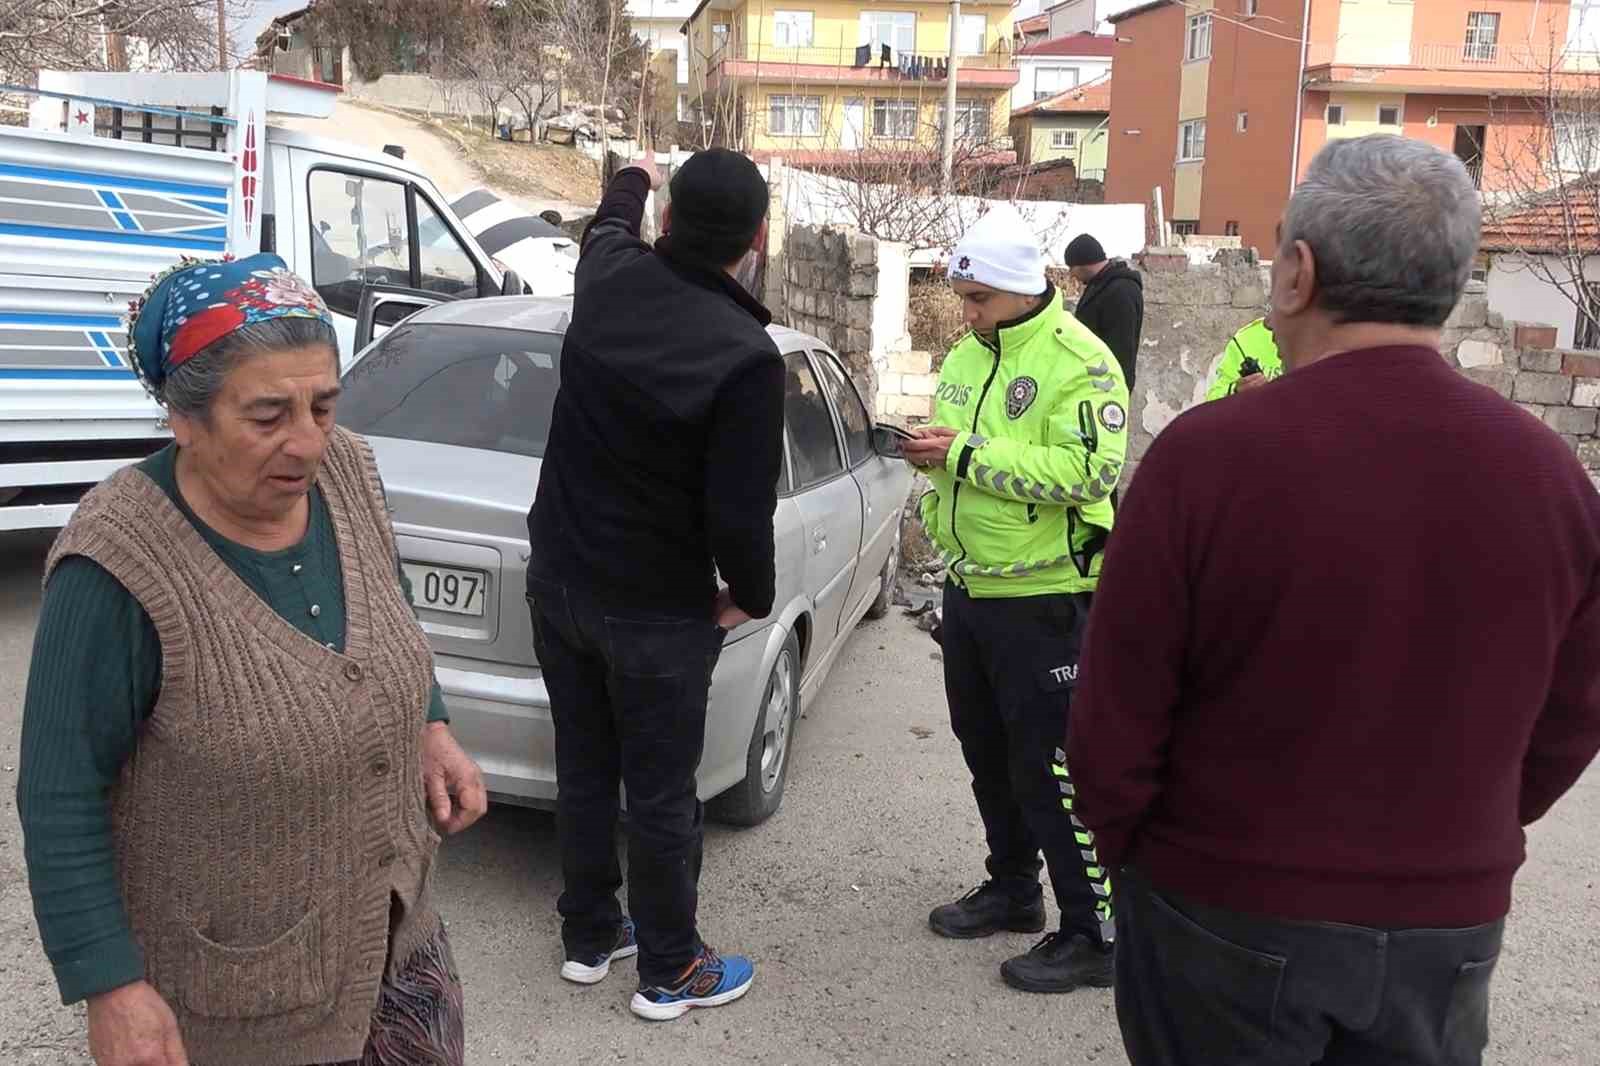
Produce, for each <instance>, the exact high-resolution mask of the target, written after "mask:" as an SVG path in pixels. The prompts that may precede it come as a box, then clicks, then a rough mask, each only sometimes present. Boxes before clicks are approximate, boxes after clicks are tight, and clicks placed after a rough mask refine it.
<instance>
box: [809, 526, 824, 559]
mask: <svg viewBox="0 0 1600 1066" xmlns="http://www.w3.org/2000/svg"><path fill="white" fill-rule="evenodd" d="M811 543H812V545H813V547H814V548H815V549H816V554H818V555H821V554H822V553H823V552H825V551H827V550H828V531H827V530H826V529H813V530H812V531H811Z"/></svg>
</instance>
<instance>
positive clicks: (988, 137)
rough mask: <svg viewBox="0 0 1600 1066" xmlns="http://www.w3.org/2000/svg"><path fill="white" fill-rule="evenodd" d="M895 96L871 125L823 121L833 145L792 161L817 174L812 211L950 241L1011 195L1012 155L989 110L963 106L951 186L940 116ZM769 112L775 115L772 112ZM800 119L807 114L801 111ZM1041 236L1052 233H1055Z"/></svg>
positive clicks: (922, 242)
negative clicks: (842, 126)
mask: <svg viewBox="0 0 1600 1066" xmlns="http://www.w3.org/2000/svg"><path fill="white" fill-rule="evenodd" d="M802 91H803V90H802ZM1004 102H1005V101H1004V100H1003V99H1002V100H999V101H996V102H995V103H996V104H1000V105H1002V106H1003V104H1004ZM895 103H900V101H886V108H885V110H884V113H882V114H869V115H866V116H864V118H865V125H866V128H865V129H862V130H851V131H848V133H847V134H846V135H845V136H843V137H841V136H840V134H839V133H836V132H835V131H834V130H833V129H831V128H827V127H826V126H825V127H824V130H823V133H822V142H823V143H824V144H827V145H832V146H835V147H834V148H832V149H831V150H827V149H825V150H823V151H822V152H821V153H819V154H817V155H816V156H815V157H813V158H812V159H807V158H806V157H805V156H803V155H802V156H801V157H800V158H799V159H791V160H790V162H791V164H792V165H793V166H794V167H796V168H798V169H803V170H807V171H810V172H812V173H814V174H816V175H817V177H816V178H815V179H812V180H810V181H807V182H806V183H805V186H806V193H805V195H807V196H808V197H809V198H810V200H811V204H810V208H811V213H813V214H821V215H823V216H825V217H826V218H827V219H828V220H829V221H831V222H834V223H835V224H839V225H844V226H848V227H850V228H851V229H855V230H858V231H860V232H862V233H866V234H870V235H872V236H874V237H877V238H878V239H880V240H885V241H896V242H899V243H903V244H908V245H910V246H911V247H913V248H917V249H941V250H942V249H947V248H949V247H951V246H953V245H954V244H955V243H956V242H957V241H959V240H960V238H961V236H962V235H963V234H964V233H965V232H966V231H967V228H968V227H969V226H971V224H972V223H973V222H974V221H975V220H976V218H977V217H979V216H980V215H981V213H982V212H983V211H985V210H987V208H988V204H989V202H991V201H998V200H1006V199H1007V195H1006V194H1007V192H1008V191H1009V190H1008V188H1007V186H1008V185H1009V183H1008V182H1004V181H1003V180H1002V179H1001V177H1000V175H1001V172H1002V170H1003V169H1004V168H1005V167H1006V166H1007V165H1009V164H1010V163H1011V161H1012V159H1013V157H1012V156H1011V154H1010V152H1009V148H1008V145H1007V143H1006V140H1005V139H1004V138H1001V137H998V136H996V135H995V134H994V132H993V130H992V128H991V124H990V123H991V120H990V119H989V118H988V117H987V116H986V115H985V114H984V112H983V111H981V110H980V111H968V112H965V113H958V114H957V116H956V151H955V167H954V174H955V184H954V188H952V189H946V187H945V185H944V159H943V138H944V127H943V122H942V120H941V121H934V122H923V121H921V118H920V116H921V115H922V104H921V101H920V99H918V98H917V97H915V96H908V97H907V98H906V99H905V101H904V104H905V107H904V108H903V109H901V110H899V111H896V110H895V108H894V107H893V105H894V104H895ZM989 106H991V107H992V106H995V104H991V105H989ZM911 109H914V111H912V110H911ZM911 114H914V115H915V116H916V118H914V119H913V118H911V117H909V116H910V115H911ZM764 117H765V118H766V120H767V121H768V122H769V123H770V122H771V121H772V118H771V116H764ZM802 121H806V119H805V118H804V116H803V115H802ZM841 146H843V147H841ZM774 154H780V153H774ZM1014 206H1015V207H1016V209H1017V211H1018V213H1019V214H1021V215H1022V216H1023V217H1024V218H1030V217H1031V215H1032V213H1033V212H1032V208H1031V207H1030V206H1029V205H1028V204H1027V203H1022V202H1017V203H1015V204H1014ZM1040 236H1041V239H1043V240H1046V241H1049V240H1053V239H1054V237H1055V236H1056V235H1055V234H1053V233H1042V234H1041V235H1040Z"/></svg>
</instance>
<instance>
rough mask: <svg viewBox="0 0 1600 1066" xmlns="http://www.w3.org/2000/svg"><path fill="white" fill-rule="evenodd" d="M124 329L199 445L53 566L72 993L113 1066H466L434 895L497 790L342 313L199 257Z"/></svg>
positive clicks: (49, 700) (32, 776) (66, 947)
mask: <svg viewBox="0 0 1600 1066" xmlns="http://www.w3.org/2000/svg"><path fill="white" fill-rule="evenodd" d="M129 337H130V341H131V343H130V349H131V354H132V355H133V356H134V359H133V362H134V363H135V365H136V366H137V368H138V372H139V376H140V379H141V380H142V381H143V383H144V385H145V386H146V388H147V389H149V390H150V392H151V393H152V394H153V395H155V396H156V397H157V398H158V399H159V400H160V401H161V402H162V403H163V404H165V406H166V407H167V409H168V411H169V413H170V415H171V421H172V430H173V436H174V437H175V438H176V439H175V442H174V444H172V445H170V446H168V447H167V448H166V449H164V450H162V451H160V452H158V453H156V454H155V455H153V456H151V457H150V458H149V459H147V460H145V461H144V462H142V463H140V464H138V465H137V466H134V467H129V468H126V469H124V470H122V471H120V472H119V473H117V474H115V475H113V476H112V477H110V478H108V479H107V480H106V481H105V482H104V483H103V484H101V485H99V486H98V487H96V488H95V489H94V490H93V491H91V492H90V493H89V494H88V495H87V496H85V497H84V500H83V503H82V505H81V506H80V507H79V508H78V511H77V513H76V515H75V516H74V517H73V519H72V521H71V523H70V524H69V525H68V526H67V528H66V529H65V530H64V531H63V532H62V534H61V537H60V539H59V540H58V541H57V542H56V545H55V548H54V550H53V551H52V552H51V553H50V556H49V560H48V562H47V564H46V575H45V582H46V583H45V595H44V604H43V608H42V610H41V612H40V618H39V629H38V633H37V636H36V640H35V645H34V652H33V665H32V672H31V674H30V675H29V679H28V693H27V704H26V711H25V719H24V725H23V738H22V767H21V771H22V777H21V784H20V786H19V788H18V807H19V809H20V812H21V816H22V825H23V830H24V832H25V834H26V840H27V852H26V857H27V865H28V877H29V884H30V885H31V887H32V891H33V901H34V912H35V914H36V915H37V917H38V921H39V931H40V935H41V937H42V939H43V941H44V946H45V950H46V952H47V953H48V954H49V956H50V961H51V963H52V964H53V966H54V968H55V976H56V980H57V983H58V984H59V986H60V991H61V997H62V1000H63V1001H64V1002H67V1003H72V1002H75V1001H78V1000H87V1001H88V1017H89V1049H90V1052H91V1054H93V1056H94V1058H95V1061H96V1062H97V1063H98V1064H99V1066H180V1064H184V1066H187V1064H195V1066H302V1064H312V1063H314V1064H324V1063H345V1062H349V1063H355V1062H359V1063H362V1064H364V1066H377V1064H385V1066H402V1064H404V1066H435V1064H439V1066H459V1064H460V1063H461V1061H462V1015H461V987H460V983H459V979H458V977H457V974H456V970H455V964H454V961H453V960H452V958H451V954H450V946H449V943H448V942H447V940H446V939H445V933H444V928H443V926H442V925H441V923H440V920H439V916H438V914H437V913H436V912H435V911H434V909H433V903H432V899H431V897H430V895H429V888H428V886H429V872H430V870H431V868H432V866H433V860H434V853H435V850H436V849H437V847H438V843H439V835H438V833H439V832H442V833H454V832H459V831H460V830H462V829H464V828H466V827H467V826H468V825H470V824H471V823H472V822H474V821H476V820H477V818H478V817H479V816H480V815H481V814H482V813H483V811H484V809H485V806H486V796H485V793H484V790H483V784H482V781H481V778H480V776H479V774H478V770H477V767H476V766H474V765H473V764H472V762H471V760H469V759H468V758H467V757H466V756H465V755H464V754H463V752H462V751H461V749H460V748H459V747H458V746H457V745H456V743H455V741H454V740H453V739H452V738H451V735H450V731H449V726H448V723H447V719H446V717H445V713H444V707H443V703H442V701H441V698H440V695H439V688H438V686H437V684H436V683H435V682H434V677H433V660H432V656H431V654H430V652H429V649H428V643H427V640H426V639H425V637H424V636H423V633H422V630H421V628H420V627H419V626H418V624H417V621H416V619H415V617H414V616H413V614H412V610H411V607H410V604H409V596H410V590H409V588H407V587H406V586H405V582H404V579H403V577H402V576H401V573H400V570H399V559H398V556H397V555H396V549H395V539H394V533H393V530H392V529H391V527H390V522H389V515H388V510H387V508H386V507H385V504H384V498H383V490H382V487H381V485H380V483H379V480H378V472H377V468H376V467H375V466H374V464H373V461H372V456H371V453H370V452H369V451H368V449H367V447H366V445H365V444H364V443H363V442H362V441H361V440H360V439H359V438H357V437H355V436H353V435H351V434H349V433H346V432H345V431H343V430H341V429H339V428H338V427H336V426H335V425H334V407H335V403H336V401H337V399H338V396H339V368H338V349H337V343H336V340H335V336H334V331H333V326H332V324H331V320H330V318H329V316H328V311H327V308H326V307H325V306H324V305H323V303H322V300H321V298H320V297H318V296H317V294H316V292H314V291H313V290H312V289H311V288H309V287H308V286H307V285H306V284H305V283H304V282H303V281H301V280H300V279H299V278H298V277H296V276H295V275H294V274H292V273H290V272H289V271H288V270H287V269H285V267H284V265H283V262H282V260H280V259H278V258H277V257H276V256H272V255H258V256H254V257H251V258H249V259H245V260H242V261H239V262H221V263H202V264H197V263H186V264H185V265H183V266H182V267H180V268H178V269H176V270H174V271H171V272H169V273H167V274H166V275H165V276H163V277H161V278H159V279H158V280H157V283H156V284H155V285H154V286H153V287H152V288H151V290H150V291H149V292H148V293H147V294H146V296H145V298H144V299H143V300H142V301H141V302H140V303H138V304H136V305H135V307H134V318H133V323H132V325H131V327H130V329H129ZM430 815H431V817H432V822H433V825H431V826H430V824H429V818H430ZM435 827H437V829H438V832H435Z"/></svg>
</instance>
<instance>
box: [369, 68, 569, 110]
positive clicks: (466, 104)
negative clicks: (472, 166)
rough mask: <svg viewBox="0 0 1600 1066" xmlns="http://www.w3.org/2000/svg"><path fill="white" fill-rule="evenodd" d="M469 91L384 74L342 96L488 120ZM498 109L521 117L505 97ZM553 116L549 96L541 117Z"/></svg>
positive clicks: (465, 85) (463, 84) (427, 78)
mask: <svg viewBox="0 0 1600 1066" xmlns="http://www.w3.org/2000/svg"><path fill="white" fill-rule="evenodd" d="M473 90H474V86H473V83H471V82H469V81H464V80H460V79H452V78H435V77H433V76H432V75H431V74H385V75H384V76H383V77H381V78H379V79H378V80H377V81H351V82H350V84H349V85H348V86H347V87H346V89H345V92H346V93H348V94H349V96H350V98H351V99H352V100H366V101H370V102H372V103H376V104H383V105H385V106H386V107H398V108H401V109H403V110H406V111H424V112H426V113H428V114H430V115H455V116H458V117H461V118H480V119H488V118H489V117H491V116H488V115H486V114H484V108H483V101H482V100H480V99H479V98H478V94H477V93H476V92H475V91H473ZM500 108H501V112H502V114H504V115H506V116H507V117H510V118H512V119H514V120H520V119H521V117H522V109H521V108H520V107H519V106H518V104H517V102H516V101H515V100H512V99H510V98H509V97H508V98H507V99H505V100H503V101H502V102H501V104H500ZM555 113H556V107H555V99H554V94H552V96H551V102H550V105H549V106H548V107H546V108H545V117H549V116H551V115H554V114H555Z"/></svg>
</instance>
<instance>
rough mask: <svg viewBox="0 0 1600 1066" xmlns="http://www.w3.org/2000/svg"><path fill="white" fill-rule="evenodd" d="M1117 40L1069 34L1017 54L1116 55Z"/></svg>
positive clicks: (1093, 34)
mask: <svg viewBox="0 0 1600 1066" xmlns="http://www.w3.org/2000/svg"><path fill="white" fill-rule="evenodd" d="M1116 47H1117V39H1116V38H1115V37H1110V36H1105V37H1102V36H1101V35H1100V34H1097V33H1069V34H1067V35H1066V36H1065V37H1052V38H1050V39H1049V40H1048V41H1035V42H1034V43H1033V44H1030V45H1028V46H1026V47H1025V48H1023V49H1021V50H1020V51H1018V52H1017V55H1019V56H1103V57H1105V58H1107V59H1109V58H1111V56H1112V55H1114V54H1115V52H1116Z"/></svg>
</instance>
